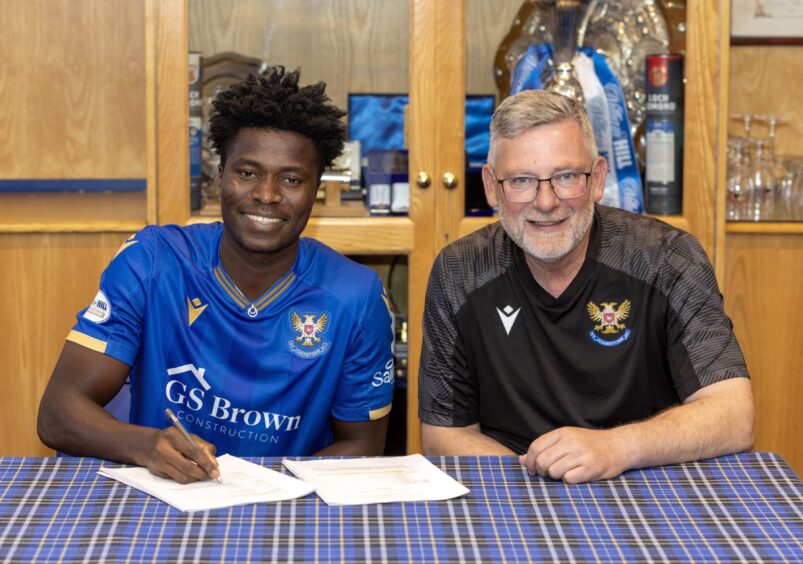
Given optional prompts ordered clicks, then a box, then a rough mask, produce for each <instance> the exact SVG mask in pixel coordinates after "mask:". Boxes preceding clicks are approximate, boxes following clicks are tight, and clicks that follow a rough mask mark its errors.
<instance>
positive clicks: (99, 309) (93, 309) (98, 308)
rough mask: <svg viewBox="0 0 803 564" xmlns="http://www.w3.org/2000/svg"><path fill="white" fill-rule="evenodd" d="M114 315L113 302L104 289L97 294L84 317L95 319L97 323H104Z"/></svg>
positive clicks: (90, 319)
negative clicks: (110, 301)
mask: <svg viewBox="0 0 803 564" xmlns="http://www.w3.org/2000/svg"><path fill="white" fill-rule="evenodd" d="M111 315H112V304H111V303H109V300H108V299H107V298H106V294H104V293H103V290H98V293H97V294H95V299H94V300H92V303H91V304H90V305H89V307H88V308H87V310H86V311H85V312H84V319H88V320H89V321H93V322H95V323H103V322H104V321H107V320H108V319H109V318H110V317H111Z"/></svg>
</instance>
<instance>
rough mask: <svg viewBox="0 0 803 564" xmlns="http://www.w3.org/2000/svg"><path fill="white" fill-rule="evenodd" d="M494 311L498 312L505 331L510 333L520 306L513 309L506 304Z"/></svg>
mask: <svg viewBox="0 0 803 564" xmlns="http://www.w3.org/2000/svg"><path fill="white" fill-rule="evenodd" d="M496 311H497V312H498V313H499V319H501V320H502V325H504V326H505V333H506V334H508V335H510V330H511V329H513V324H514V323H515V322H516V317H518V315H519V312H520V311H521V308H519V309H517V310H516V311H513V308H512V307H510V306H509V305H506V306H505V307H503V308H502V309H499V308H496Z"/></svg>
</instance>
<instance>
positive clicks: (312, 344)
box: [287, 311, 331, 358]
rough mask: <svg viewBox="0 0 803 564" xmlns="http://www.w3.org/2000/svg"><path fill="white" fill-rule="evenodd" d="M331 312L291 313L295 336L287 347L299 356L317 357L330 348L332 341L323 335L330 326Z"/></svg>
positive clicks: (291, 325) (291, 326)
mask: <svg viewBox="0 0 803 564" xmlns="http://www.w3.org/2000/svg"><path fill="white" fill-rule="evenodd" d="M329 321H330V316H329V312H326V311H324V312H322V313H320V314H315V313H298V312H295V311H293V312H291V313H290V328H291V329H292V331H293V337H292V338H291V339H289V340H288V341H287V348H288V349H289V350H290V352H291V353H293V354H294V355H296V356H297V357H299V358H315V357H318V356H320V355H322V354H324V353H325V352H326V351H328V350H329V346H330V344H331V343H330V341H327V340H326V339H324V338H323V336H324V335H325V334H326V333H327V330H328V328H329Z"/></svg>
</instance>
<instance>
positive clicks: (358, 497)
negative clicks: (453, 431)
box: [282, 454, 468, 505]
mask: <svg viewBox="0 0 803 564" xmlns="http://www.w3.org/2000/svg"><path fill="white" fill-rule="evenodd" d="M282 464H284V465H285V467H286V468H287V469H288V470H290V471H291V472H292V473H293V474H295V475H296V476H298V477H299V478H301V479H302V480H304V481H305V482H307V483H308V484H311V485H313V486H314V487H315V492H316V493H317V494H318V495H319V496H320V497H321V499H322V500H324V501H325V502H326V503H328V504H329V505H361V504H366V503H389V502H394V501H436V500H443V499H451V498H453V497H458V496H461V495H464V494H467V493H468V489H467V488H466V487H465V486H463V485H462V484H461V483H459V482H457V481H456V480H454V479H452V477H451V476H449V475H448V474H446V473H445V472H443V471H442V470H441V469H440V468H438V467H437V466H435V465H434V464H432V463H431V462H430V461H429V460H427V459H426V458H424V457H423V456H421V455H420V454H413V455H410V456H394V457H382V458H346V459H326V460H303V461H301V460H283V461H282Z"/></svg>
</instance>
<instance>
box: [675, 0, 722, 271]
mask: <svg viewBox="0 0 803 564" xmlns="http://www.w3.org/2000/svg"><path fill="white" fill-rule="evenodd" d="M721 4H722V2H718V1H717V0H705V1H699V2H688V3H687V8H686V29H687V34H686V53H687V56H686V58H685V60H684V65H685V70H686V91H685V110H684V111H685V125H684V146H683V215H684V216H685V218H686V220H687V221H688V222H689V230H690V231H691V232H692V233H694V235H695V236H696V237H697V238H698V239H699V240H700V243H701V244H702V245H703V248H705V250H706V252H707V253H708V256H709V257H710V258H711V259H712V260H715V257H714V243H715V232H716V224H715V216H714V211H715V201H716V190H715V186H716V180H717V178H716V171H717V155H718V152H720V153H721V154H722V155H724V148H722V149H720V147H718V145H717V140H718V137H717V127H718V118H719V113H718V111H717V109H718V103H719V101H720V94H721V87H722V85H721V84H720V82H719V80H718V74H719V73H718V69H719V65H720V58H721V57H722V55H723V53H722V52H721V51H720V50H719V49H718V48H717V47H718V44H719V38H720V32H721V29H720V26H721V22H720V18H719V17H716V16H717V15H718V10H719V9H720V7H721ZM726 21H727V20H726ZM726 60H727V59H726Z"/></svg>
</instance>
